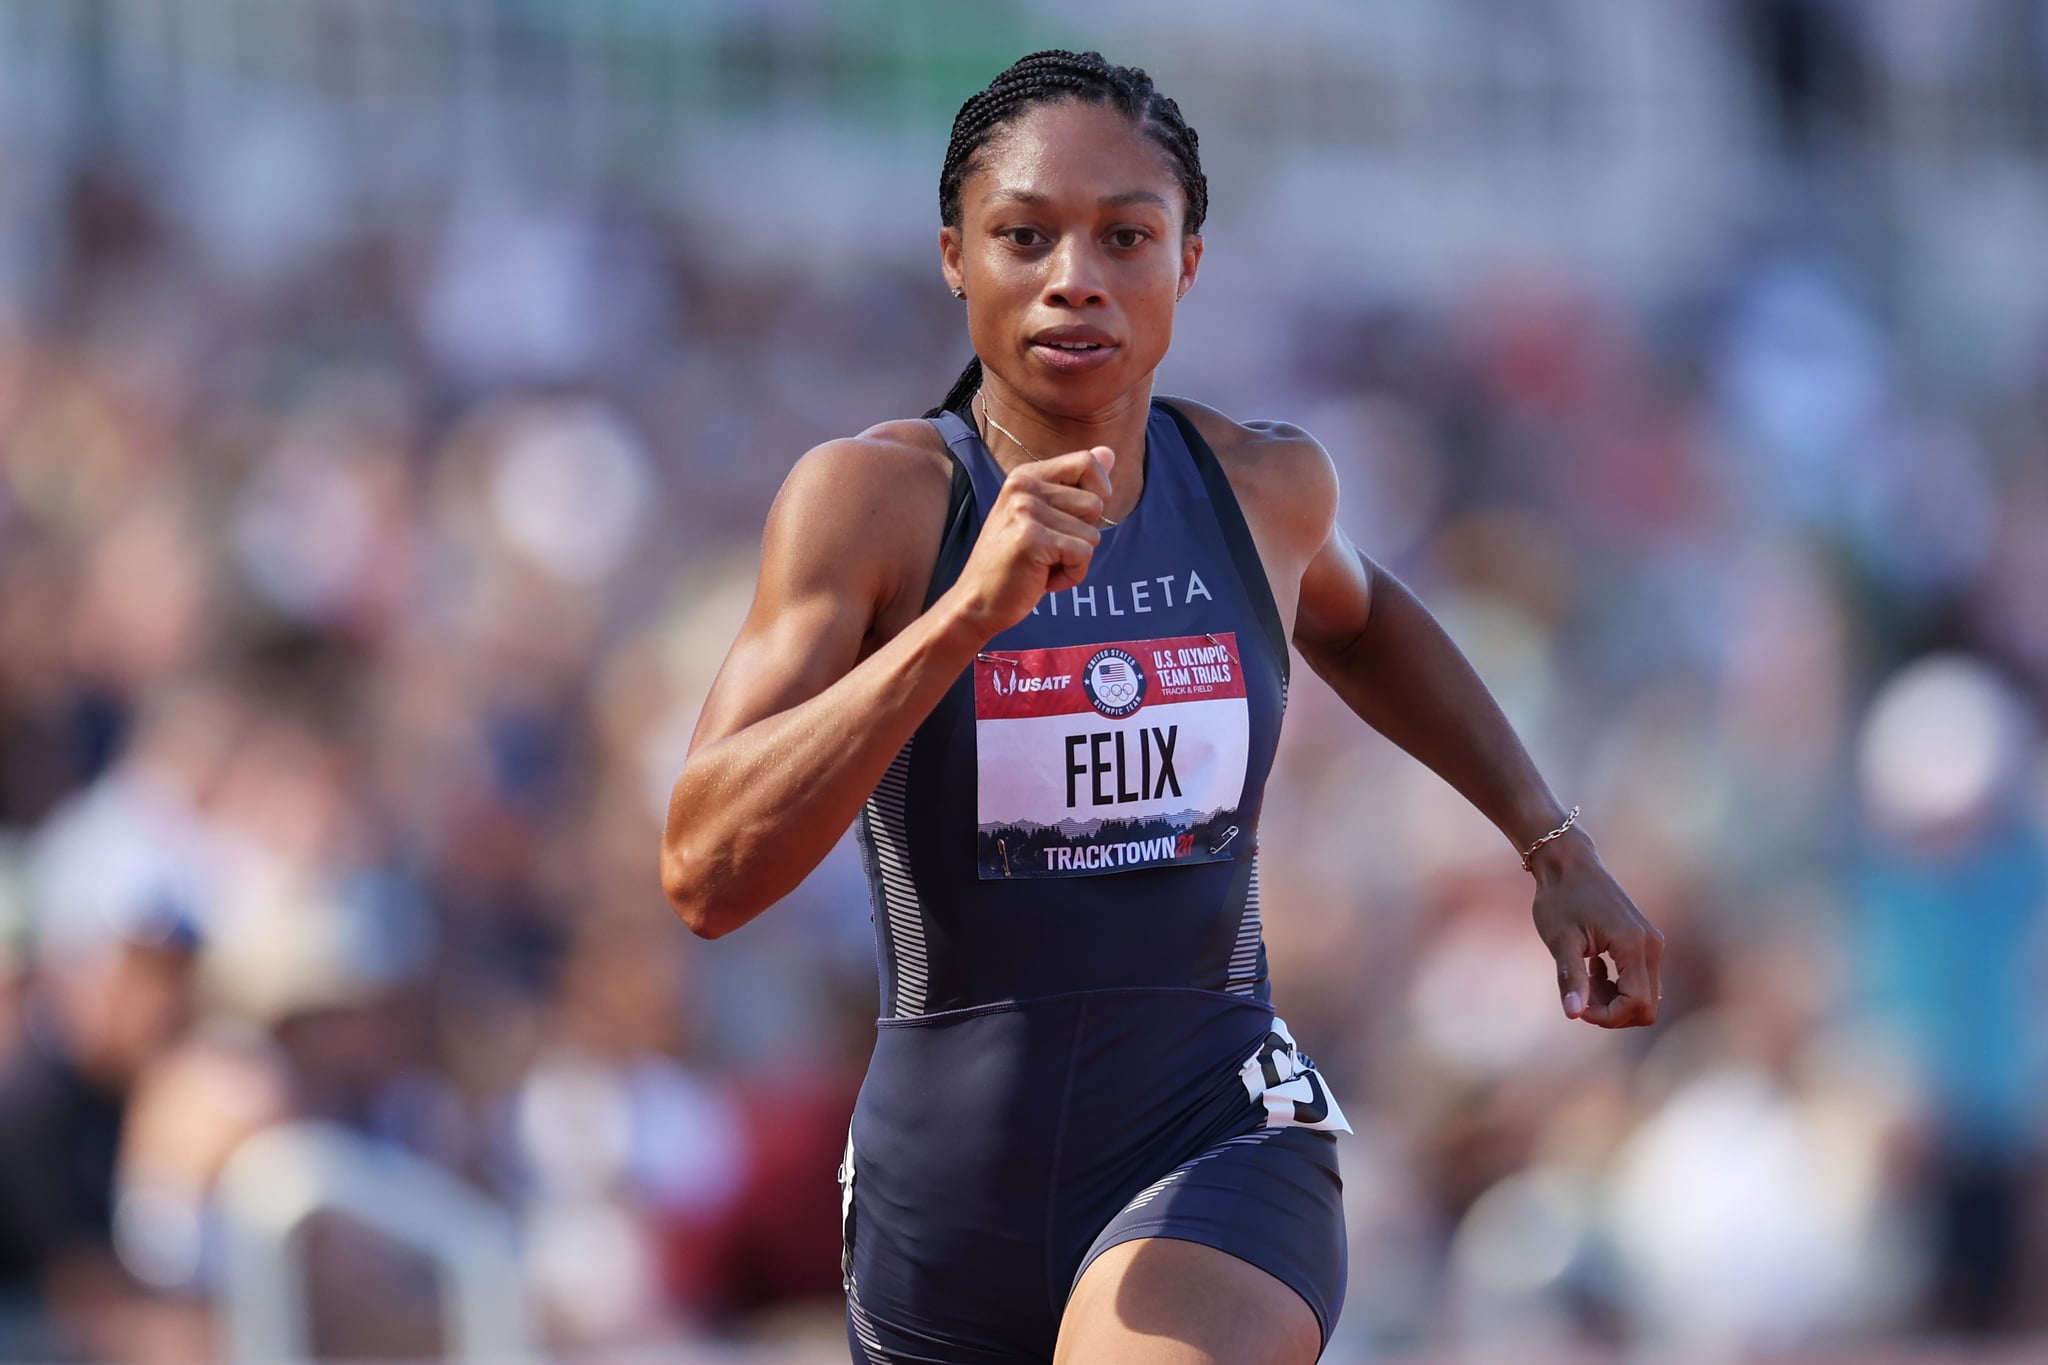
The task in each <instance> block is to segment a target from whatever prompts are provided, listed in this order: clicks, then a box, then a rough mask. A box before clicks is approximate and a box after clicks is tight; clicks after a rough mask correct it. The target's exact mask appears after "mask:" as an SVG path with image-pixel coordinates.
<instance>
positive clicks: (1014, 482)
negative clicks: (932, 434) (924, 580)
mask: <svg viewBox="0 0 2048 1365" xmlns="http://www.w3.org/2000/svg"><path fill="white" fill-rule="evenodd" d="M1115 467H1116V452H1115V451H1113V450H1111V449H1110V448H1109V447H1108V446H1096V447H1095V448H1094V449H1092V450H1077V451H1074V452H1072V453H1071V454H1067V455H1061V456H1059V457H1057V458H1055V459H1050V460H1036V461H1033V462H1032V463H1030V464H1025V465H1020V466H1018V467H1017V468H1016V469H1013V470H1011V471H1010V476H1009V477H1008V478H1007V479H1005V480H1003V491H1002V492H1001V493H1000V494H998V495H997V497H996V505H995V506H994V507H992V508H990V509H989V515H988V521H987V522H986V523H985V524H984V525H983V526H982V528H981V535H980V537H979V538H978V539H976V541H975V543H974V553H973V554H972V555H970V556H969V557H968V560H967V565H966V567H965V568H963V569H962V570H961V571H960V581H959V583H958V584H957V585H956V586H955V589H954V590H955V591H957V592H961V593H964V594H965V598H964V601H965V603H966V605H967V609H968V611H969V612H970V613H971V614H972V615H973V616H974V618H975V620H976V622H977V624H978V627H979V628H980V629H981V630H982V632H983V633H984V636H985V637H987V636H994V635H996V634H998V633H999V632H1001V631H1004V630H1008V629H1009V628H1010V627H1011V626H1014V625H1016V624H1017V623H1018V622H1019V621H1021V620H1023V619H1024V618H1025V617H1026V616H1029V615H1030V614H1031V609H1032V608H1033V607H1035V606H1037V605H1038V600H1039V599H1040V598H1041V597H1043V596H1045V595H1046V594H1047V593H1049V592H1058V591H1060V590H1061V589H1063V588H1071V587H1073V586H1074V585H1075V584H1077V583H1079V582H1081V581H1082V580H1083V579H1084V578H1086V577H1087V576H1088V564H1089V561H1090V560H1091V559H1093V558H1094V555H1095V547H1096V546H1097V545H1099V544H1101V542H1102V532H1101V531H1100V530H1098V529H1097V528H1096V523H1097V522H1099V521H1100V520H1101V519H1102V509H1103V508H1104V507H1105V506H1106V505H1107V504H1108V502H1109V496H1110V491H1111V485H1110V481H1109V474H1110V471H1111V470H1112V469H1114V468H1115Z"/></svg>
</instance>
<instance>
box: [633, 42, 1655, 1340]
mask: <svg viewBox="0 0 2048 1365" xmlns="http://www.w3.org/2000/svg"><path fill="white" fill-rule="evenodd" d="M1207 207H1208V186H1207V182H1206V181H1205V180H1204V179H1203V175H1202V169H1201V164H1200V161H1199V159H1198V155H1197V145H1196V140H1195V134H1194V130H1193V129H1191V128H1189V127H1188V126H1187V124H1186V123H1185V122H1183V121H1182V119H1181V115H1180V110H1179V109H1178V107H1177V106H1176V105H1175V104H1174V102H1173V101H1172V100H1170V99H1168V98H1166V97H1165V96H1163V95H1160V94H1158V93H1157V92H1156V91H1155V90H1154V89H1153V87H1152V83H1151V81H1150V80H1149V79H1148V78H1147V77H1146V75H1145V73H1144V72H1142V71H1138V70H1134V69H1131V68H1128V67H1120V66H1112V65H1110V64H1109V63H1107V62H1105V61H1104V60H1103V59H1102V58H1101V57H1099V56H1097V55H1095V54H1093V53H1086V54H1080V55H1076V54H1074V53H1070V52H1040V53H1036V54H1034V55H1032V56H1029V57H1026V58H1024V59H1023V60H1022V61H1020V62H1018V63H1017V64H1016V65H1015V66H1013V67H1011V68H1010V69H1009V70H1007V71H1005V72H1003V73H1002V74H1001V75H999V76H997V77H996V79H995V81H994V83H992V84H991V85H990V86H989V87H988V88H987V89H986V90H984V91H982V92H980V93H979V94H977V95H975V96H974V97H973V98H971V99H969V100H968V101H967V103H966V104H965V105H964V106H963V107H962V108H961V110H960V114H959V117H958V118H957V119H956V120H955V121H954V124H953V138H952V143H951V145H950V146H949V147H948V148H947V151H946V162H945V167H944V170H943V171H942V173H941V175H940V179H939V211H940V218H941V221H942V223H943V227H942V228H941V230H940V233H939V249H940V264H941V269H942V270H943V271H944V274H945V278H946V281H947V283H948V284H950V285H951V286H952V289H953V292H954V293H955V294H956V295H957V296H959V297H960V298H962V299H964V300H965V302H966V308H967V325H968V332H969V335H970V336H971V337H972V339H973V343H974V352H975V356H976V361H975V363H972V364H970V365H969V366H968V368H967V372H966V373H965V374H963V375H962V376H961V378H960V381H959V383H957V384H956V385H955V386H954V388H953V391H952V393H951V394H949V395H948V396H947V399H946V402H945V403H944V404H943V405H942V407H941V408H939V409H937V410H934V412H933V413H931V414H930V415H929V416H928V417H927V418H926V419H925V420H919V421H898V422H885V423H883V424H881V425H880V426H876V427H872V428H870V429H869V430H867V431H866V432H863V433H862V434H861V435H859V436H857V437H853V438H851V439H847V440H838V441H831V442H828V443H826V444H825V445H822V446H819V447H818V448H817V449H815V450H813V451H811V452H809V453H808V454H806V455H805V456H804V457H803V459H802V460H801V461H799V462H798V463H797V465H796V468H795V469H794V470H793V471H792V472H791V473H790V475H789V479H788V482H787V483H785V484H784V486H783V488H782V492H781V494H780V495H779V496H778V497H777V499H776V501H775V506H774V509H773V511H771V512H770V514H769V518H768V527H767V533H766V536H765V538H764V541H763V545H762V564H761V577H760V586H759V590H758V593H757V596H756V597H755V599H754V604H753V608H752V611H751V613H750V614H749V616H748V618H747V621H746V624H745V626H744V628H743V629H742V630H741V632H740V637H739V639H738V641H737V642H736V643H735V644H734V645H733V648H732V652H731V653H730V655H728V657H727V658H726V661H725V666H724V668H723V669H722V670H721V672H720V673H719V675H718V680H717V682H716V684H715V685H714V686H713V688H712V691H711V696H710V698H709V700H708V701H707V702H706V704H705V707H704V713H703V718H702V720H701V721H700V722H699V724H698V727H697V733H696V737H695V740H694V743H693V745H692V749H691V753H690V757H689V759H688V761H687V763H686V764H685V765H684V768H683V771H682V774H681V776H680V777H679V778H678V779H677V781H676V786H675V792H674V796H673V799H672V802H671V805H670V807H669V817H668V828H667V831H666V835H665V838H664V842H663V848H662V864H663V867H662V871H663V885H664V889H665V890H666V892H667V894H668V896H669V898H670V899H671V901H672V902H673V903H674V905H675V907H676V909H677V911H678V912H679V913H680V914H681V916H682V918H683V919H684V921H685V922H686V923H688V925H689V926H690V928H692V929H693V930H695V931H696V932H697V933H699V934H701V935H703V936H705V937H707V938H715V937H717V936H718V935H721V934H725V933H729V932H731V931H732V930H734V929H736V928H738V927H739V926H741V925H742V924H745V923H746V922H747V921H748V920H750V919H752V918H753V917H754V916H755V915H758V914H760V913H761V912H762V911H763V910H764V909H766V908H767V907H768V906H770V905H773V904H774V903H775V902H776V901H777V900H778V899H779V898H780V897H782V896H783V895H784V894H786V893H787V892H788V891H789V890H790V889H791V888H793V887H794V886H795V885H796V884H797V883H798V881H800V880H801V879H802V878H803V877H804V875H805V874H806V873H808V872H809V871H810V870H811V869H812V868H813V867H814V866H816V864H817V863H818V861H819V859H821V858H823V857H824V856H825V853H826V851H827V850H829V849H830V848H831V847H832V845H833V844H834V842H836V841H837V840H838V838H839V836H840V834H841V833H842V832H843V831H844V830H845V829H846V827H847V824H848V823H849V822H850V821H852V820H853V819H854V818H855V816H856V815H859V816H860V819H861V827H860V839H861V844H862V847H863V849H864V851H865V854H866V858H867V866H868V873H869V880H870V884H871V890H872V894H873V898H874V905H875V912H876V913H875V932H876V936H877V938H878V940H879V952H880V958H881V962H882V1014H883V1018H882V1019H881V1021H880V1030H879V1038H878V1040H877V1043H876V1047H875V1052H874V1058H873V1061H872V1063H871V1065H870V1067H869V1071H868V1075H867V1080H866V1083H865V1084H864V1085H863V1087H862V1090H861V1096H860V1101H859V1104H858V1106H857V1107H856V1110H855V1113H854V1119H853V1126H852V1133H851V1136H850V1139H849V1143H848V1151H847V1158H846V1161H845V1164H844V1166H843V1168H842V1170H841V1181H842V1185H843V1196H842V1212H843V1217H844V1221H845V1233H846V1256H845V1279H846V1291H847V1300H848V1303H847V1318H848V1334H849V1340H850V1344H851V1347H852V1350H853V1353H854V1357H855V1359H856V1360H859V1361H867V1362H880V1361H929V1362H946V1363H947V1365H970V1363H971V1365H982V1363H984V1362H986V1363H987V1365H994V1363H995V1362H1025V1361H1037V1362H1044V1361H1048V1360H1050V1361H1056V1362H1061V1363H1062V1365H1064V1362H1070V1361H1071V1362H1088V1363H1089V1365H1097V1363H1099V1362H1117V1363H1118V1365H1133V1362H1195V1361H1225V1362H1231V1365H1257V1363H1258V1362H1274V1365H1280V1363H1281V1362H1285V1363H1286V1365H1299V1362H1307V1361H1312V1360H1314V1359H1315V1358H1316V1357H1317V1355H1318V1354H1319V1353H1320V1351H1321V1349H1322V1347H1323V1345H1324V1343H1325V1342H1327V1341H1328V1339H1329V1334H1330V1329H1331V1327H1332V1325H1333V1324H1334V1322H1335V1320H1336V1317H1337V1311H1338V1308H1339V1306H1340V1303H1341V1300H1342V1298H1343V1294H1344V1282H1345V1263H1344V1254H1345V1253H1344V1224H1343V1217H1342V1212H1341V1209H1340V1207H1339V1189H1340V1186H1339V1182H1338V1178H1337V1170H1336V1162H1335V1159H1334V1156H1333V1149H1334V1147H1335V1138H1334V1137H1333V1136H1332V1130H1334V1129H1343V1128H1344V1127H1345V1125H1344V1118H1343V1112H1342V1110H1341V1109H1340V1108H1339V1106H1338V1103H1337V1100H1336V1099H1335V1098H1334V1097H1332V1096H1331V1095H1330V1094H1329V1092H1328V1091H1327V1090H1326V1089H1325V1088H1324V1086H1323V1084H1322V1081H1321V1079H1320V1078H1319V1077H1318V1076H1317V1074H1316V1072H1315V1070H1314V1069H1313V1067H1312V1066H1311V1065H1310V1063H1309V1060H1308V1058H1307V1057H1306V1056H1304V1055H1302V1054H1301V1053H1299V1052H1297V1051H1296V1050H1295V1046H1294V1040H1293V1038H1292V1037H1291V1036H1290V1034H1289V1033H1288V1030H1287V1027H1286V1025H1285V1024H1283V1023H1281V1022H1280V1021H1279V1020H1278V1019H1277V1018H1275V1016H1274V1013H1273V1007H1272V1005H1271V1004H1270V1003H1269V1001H1270V992H1269V990H1268V986H1267V981H1266V973H1265V953H1264V950H1263V947H1262V945H1261V939H1260V931H1259V876H1258V817H1259V805H1260V798H1261V795H1262V793H1263V791H1264V788H1265V782H1266V775H1267V772H1268V769H1269V768H1270V766H1271V764H1272V759H1273V748H1274V743H1275V741H1276V739H1277V737H1278V732H1279V728H1280V716H1281V710H1282V707H1283V705H1284V703H1285V701H1286V694H1287V685H1288V649H1287V646H1288V642H1289V641H1290V640H1291V641H1293V643H1294V645H1295V647H1296V648H1297V649H1299V650H1300V651H1301V657H1302V658H1303V659H1304V660H1306V661H1307V662H1308V664H1309V666H1310V667H1311V668H1313V669H1315V671H1316V672H1317V673H1318V674H1320V675H1321V676H1322V677H1323V678H1324V679H1325V680H1326V681H1327V682H1328V683H1329V684H1330V685H1331V686H1332V687H1334V688H1335V689H1336V690H1337V692H1338V694H1339V695H1341V696H1342V697H1343V698H1344V700H1345V701H1346V702H1348V703H1349V704H1350V706H1351V708H1352V709H1353V710H1354V711H1356V712H1357V713H1358V715H1359V716H1360V717H1361V718H1362V719H1363V720H1364V721H1365V722H1366V723H1367V724H1369V725H1371V726H1373V727H1374V728H1376V729H1378V730H1379V731H1381V732H1382V733H1384V734H1386V735H1387V736H1389V737H1390V738H1391V739H1393V740H1394V741H1395V742H1396V743H1398V744H1400V745H1401V746H1402V747H1403V748H1405V749H1406V750H1407V751H1408V752H1409V753H1411V754H1413V755H1415V757H1417V758H1418V759H1420V760H1421V761H1422V762H1424V763H1426V764H1428V765H1429V766H1430V767H1431V768H1433V769H1434V770H1435V771H1436V772H1438V773H1440V774H1442V775H1443V777H1444V778H1445V779H1446V780H1448V781H1449V782H1450V783H1451V784H1452V785H1453V786H1454V787H1456V789H1457V790H1458V791H1459V792H1460V793H1462V794H1463V795H1464V796H1465V797H1466V798H1467V799H1469V800H1470V801H1471V802H1472V803H1473V805H1474V806H1476V807H1477V808H1478V809H1479V810H1480V811H1481V812H1482V813H1484V814H1485V815H1486V816H1487V817H1488V818H1489V819H1491V820H1492V821H1493V822H1494V824H1495V825H1497V826H1498V827H1499V828H1500V830H1501V832H1502V833H1503V834H1504V835H1505V836H1506V837H1507V839H1508V841H1509V842H1510V843H1511V844H1512V845H1513V846H1514V847H1515V849H1517V850H1518V851H1521V852H1523V855H1524V856H1523V861H1524V864H1525V865H1526V866H1528V867H1529V869H1530V871H1531V872H1532V873H1533V874H1534V876H1535V881H1536V889H1535V909H1534V913H1535V920H1536V929H1537V932H1538V933H1539V934H1540V935H1541V937H1542V939H1543V941H1544V943H1545V944H1547V945H1548V946H1549V948H1550V950H1551V953H1552V955H1553V956H1554V957H1555V959H1556V962H1557V973H1558V983H1559V989H1560V992H1561V994H1562V995H1563V998H1564V1012H1565V1013H1566V1014H1567V1015H1568V1016H1571V1017H1573V1018H1577V1019H1583V1020H1586V1021H1588V1022H1590V1023H1594V1024H1598V1025H1601V1026H1603V1027H1607V1028H1621V1027H1626V1026H1629V1025H1635V1024H1648V1023H1651V1022H1653V1021H1654V1020H1655V1019H1656V1014H1657V1004H1656V1001H1657V970H1658V956H1659V952H1660V949H1661V941H1660V937H1659V935H1658V933H1657V931H1656V930H1655V929H1653V928H1652V927H1650V925H1649V924H1648V923H1647V922H1646V921H1645V920H1644V919H1643V917H1642V916H1641V915H1640V914H1639V913H1637V911H1636V908H1635V907H1634V905H1632V904H1631V903H1630V901H1629V899H1628V897H1627V896H1626V895H1624V894H1623V893H1622V891H1621V890H1620V888H1619V887H1617V886H1616V885H1615V883H1614V881H1613V879H1612V878H1611V877H1609V876H1608V874H1607V873H1606V871H1605V870H1604V869H1603V868H1602V867H1601V865H1600V862H1599V860H1598V858H1597V857H1596V856H1595V855H1594V851H1593V845H1592V843H1591V842H1590V841H1589V840H1588V838H1587V836H1586V835H1585V833H1584V832H1583V831H1582V829H1581V828H1579V827H1578V826H1576V825H1575V824H1574V822H1573V821H1572V820H1571V819H1570V818H1569V816H1568V814H1567V812H1566V811H1565V810H1564V809H1563V808H1561V807H1560V806H1559V804H1558V802H1557V801H1556V799H1555V798H1553V797H1552V795H1551V793H1550V791H1549V789H1548V788H1547V787H1546V786H1545V785H1544V782H1543V779H1542V777H1541V776H1540V775H1539V774H1538V773H1537V772H1536V770H1535V768H1534V766H1533V765H1532V763H1531V762H1530V760H1529V757H1528V755H1527V754H1526V753H1525V752H1524V751H1523V748H1522V745H1521V744H1520V742H1519V741H1518V740H1517V739H1516V737H1515V735H1514V733H1513V732H1512V730H1511V729H1510V728H1509V726H1508V725H1507V723H1506V721H1505V720H1504V719H1503V718H1502V716H1501V713H1500V711H1499V709H1498V708H1497V707H1496V706H1495V705H1494V703H1493V700H1492V698H1491V697H1490V696H1489V695H1488V693H1487V692H1486V689H1485V688H1484V686H1482V684H1481V683H1480V681H1479V679H1478V678H1477V676H1475V675H1474V673H1473V671H1472V669H1471V668H1470V666H1469V665H1468V664H1467V663H1466V661H1465V659H1464V658H1463V656H1462V655H1460V654H1459V652H1458V650H1457V649H1456V648H1455V647H1454V646H1453V645H1452V643H1451V641H1450V640H1449V639H1448V638H1447V637H1446V636H1445V635H1444V633H1443V632H1442V631H1441V630H1440V629H1439V628H1438V627H1437V625H1436V623H1435V621H1434V620H1433V619H1432V618H1431V617H1430V615H1429V614H1428V612H1427V611H1425V610H1424V609H1423V608H1422V606H1421V605H1420V604H1418V603H1417V601H1416V600H1415V598H1414V597H1413V596H1411V595H1410V594H1409V592H1408V590H1407V589H1406V588H1405V587H1403V586H1402V585H1401V584H1400V583H1399V582H1397V581H1396V580H1395V579H1394V578H1393V577H1392V576H1391V575H1389V574H1388V573H1387V572H1386V571H1385V570H1384V569H1381V568H1380V567H1379V566H1378V565H1376V564H1374V563H1373V562H1372V561H1371V560H1369V559H1367V558H1366V557H1365V556H1364V555H1362V554H1360V553H1359V552H1358V551H1357V550H1356V549H1354V548H1353V547H1352V546H1351V544H1350V543H1349V542H1348V541H1347V540H1346V539H1345V537H1344V535H1343V533H1342V532H1341V531H1339V530H1338V529H1337V518H1336V512H1337V480H1336V477H1335V475H1334V473H1333V471H1332V468H1331V464H1330V460H1329V457H1328V456H1327V455H1326V454H1325V453H1324V451H1323V450H1322V448H1321V447H1320V446H1318V445H1317V444H1316V442H1315V441H1314V440H1313V439H1312V438H1311V437H1309V436H1308V435H1307V434H1306V433H1304V432H1302V431H1300V430H1297V429H1296V428H1294V427H1290V426H1287V425H1284V424H1281V423H1277V422H1248V423H1240V422H1235V421H1232V420H1231V419H1230V418H1228V417H1226V416H1224V415H1223V414H1222V413H1220V412H1217V411H1215V410H1213V409H1210V408H1206V407H1203V406H1202V405H1200V404H1198V403H1191V402H1185V401H1182V400H1178V399H1176V400H1173V401H1172V402H1171V403H1168V402H1163V401H1159V400H1156V399H1155V398H1154V397H1153V394H1152V374H1153V371H1154V369H1155V368H1156V367H1157V366H1158V364H1159V362H1160V359H1161V357H1163V356H1164V355H1165V354H1166V348H1167V343H1168V342H1169V341H1170V340H1171V338H1172V336H1173V320H1174V319H1173V315H1174V306H1175V304H1176V303H1177V302H1178V300H1179V299H1180V298H1181V296H1182V295H1184V294H1186V293H1187V291H1188V288H1189V287H1190V286H1191V285H1193V284H1194V282H1195V272H1196V267H1197V266H1198V265H1199V264H1200V263H1201V259H1202V238H1201V236H1200V232H1201V227H1202V217H1203V214H1204V212H1205V210H1206V209H1207ZM1567 826H1569V828H1565V827H1567ZM1560 829H1564V832H1563V833H1561V834H1560V833H1558V831H1559V830H1560ZM1602 953H1606V954H1608V955H1609V956H1610V957H1611V958H1612V959H1613V961H1614V963H1615V964H1616V966H1617V967H1618V968H1619V971H1618V973H1617V975H1616V977H1615V978H1614V979H1612V980H1610V979H1609V977H1608V974H1607V972H1606V969H1605V966H1604V964H1603V963H1601V962H1600V960H1599V957H1598V955H1599V954H1602Z"/></svg>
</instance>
